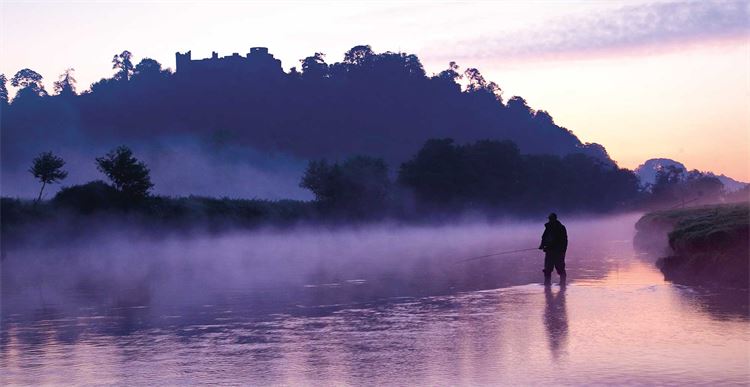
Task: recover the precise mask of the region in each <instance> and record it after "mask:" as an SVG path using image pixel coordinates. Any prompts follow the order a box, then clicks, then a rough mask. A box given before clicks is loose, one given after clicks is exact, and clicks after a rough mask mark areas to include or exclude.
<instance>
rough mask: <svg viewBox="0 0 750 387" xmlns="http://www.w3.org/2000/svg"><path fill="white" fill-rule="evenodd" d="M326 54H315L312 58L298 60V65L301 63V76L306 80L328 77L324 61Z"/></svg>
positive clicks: (326, 65)
mask: <svg viewBox="0 0 750 387" xmlns="http://www.w3.org/2000/svg"><path fill="white" fill-rule="evenodd" d="M325 56H326V54H323V53H322V52H316V53H315V54H314V55H312V56H308V57H307V58H305V59H300V63H302V75H303V76H304V77H307V78H313V79H318V78H325V77H327V76H328V74H329V71H328V64H326V61H325V59H324V57H325Z"/></svg>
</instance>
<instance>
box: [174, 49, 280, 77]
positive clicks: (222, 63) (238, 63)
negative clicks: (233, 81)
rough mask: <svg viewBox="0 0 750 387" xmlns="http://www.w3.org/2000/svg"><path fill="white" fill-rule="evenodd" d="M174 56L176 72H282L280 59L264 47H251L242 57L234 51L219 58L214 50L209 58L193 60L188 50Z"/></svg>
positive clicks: (239, 73)
mask: <svg viewBox="0 0 750 387" xmlns="http://www.w3.org/2000/svg"><path fill="white" fill-rule="evenodd" d="M175 58H176V65H177V66H176V70H175V72H176V73H177V74H191V73H206V72H220V73H223V74H233V75H252V74H264V75H265V74H274V73H278V74H281V73H283V72H284V70H283V69H282V68H281V61H280V60H278V59H276V58H274V57H273V55H271V54H269V53H268V48H266V47H252V48H250V52H248V53H247V55H245V56H244V57H243V56H240V54H238V53H236V52H235V53H234V54H232V55H230V56H225V57H221V58H220V57H219V54H218V53H216V52H215V51H214V52H212V53H211V57H210V58H205V59H196V60H193V59H192V53H191V51H188V52H186V53H184V54H181V53H179V52H176V53H175Z"/></svg>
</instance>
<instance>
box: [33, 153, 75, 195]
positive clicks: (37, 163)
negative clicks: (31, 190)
mask: <svg viewBox="0 0 750 387" xmlns="http://www.w3.org/2000/svg"><path fill="white" fill-rule="evenodd" d="M63 166H65V160H63V159H62V158H60V157H58V156H55V155H54V154H52V152H43V153H41V154H39V156H37V157H36V158H34V160H33V162H32V164H31V168H29V172H31V174H32V175H34V177H35V178H37V179H38V180H39V181H40V182H42V188H41V189H40V190H39V197H37V199H36V201H37V202H38V201H40V200H42V192H44V187H45V186H46V185H47V184H53V183H55V182H58V181H60V180H63V179H65V178H66V177H67V176H68V172H66V171H64V170H63V169H62V167H63Z"/></svg>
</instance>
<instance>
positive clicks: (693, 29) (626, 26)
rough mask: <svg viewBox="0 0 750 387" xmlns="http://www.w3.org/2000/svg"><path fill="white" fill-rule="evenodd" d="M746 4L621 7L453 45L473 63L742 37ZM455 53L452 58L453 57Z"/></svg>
mask: <svg viewBox="0 0 750 387" xmlns="http://www.w3.org/2000/svg"><path fill="white" fill-rule="evenodd" d="M749 33H750V2H747V1H741V0H740V1H705V2H698V1H681V2H658V3H648V4H640V5H631V6H625V7H621V8H617V9H611V10H608V11H600V12H597V13H591V14H587V15H578V16H571V17H568V18H565V19H562V20H559V19H558V20H553V21H549V22H548V23H546V24H545V25H543V26H537V27H532V28H529V29H525V30H515V31H513V32H510V33H506V34H503V35H502V36H500V35H495V36H490V37H481V38H478V39H473V40H471V41H463V42H460V43H459V44H457V46H458V49H457V50H456V51H457V53H458V55H459V56H465V57H471V58H494V57H498V56H502V57H505V58H508V57H516V58H523V57H538V56H571V55H573V56H580V55H586V54H598V53H604V52H611V51H628V50H634V51H635V50H653V49H658V48H663V47H665V46H672V45H679V44H687V43H694V42H701V41H709V40H720V39H727V38H737V37H743V36H744V37H745V38H747V37H748V36H750V35H748V34H749ZM453 54H455V53H453Z"/></svg>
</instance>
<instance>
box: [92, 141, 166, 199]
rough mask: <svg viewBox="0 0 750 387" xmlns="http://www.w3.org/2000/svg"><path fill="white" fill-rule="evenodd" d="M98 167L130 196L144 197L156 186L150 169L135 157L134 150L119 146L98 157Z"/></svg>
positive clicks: (135, 197) (116, 186)
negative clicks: (152, 181)
mask: <svg viewBox="0 0 750 387" xmlns="http://www.w3.org/2000/svg"><path fill="white" fill-rule="evenodd" d="M96 164H97V169H98V170H99V171H100V172H102V173H104V174H105V175H107V177H108V178H109V180H111V181H112V184H113V185H114V186H115V188H117V189H118V190H119V191H120V192H122V193H124V194H126V195H128V196H129V197H130V198H134V199H137V198H143V197H146V196H148V193H149V192H148V191H149V190H150V189H151V188H152V187H153V186H154V184H153V183H151V176H150V172H151V171H150V170H149V169H148V167H147V166H146V164H144V163H143V162H142V161H138V159H136V158H135V157H133V151H131V150H130V148H128V147H126V146H119V147H117V148H115V149H113V150H112V151H110V152H109V153H107V154H106V155H104V156H103V157H97V158H96Z"/></svg>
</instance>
